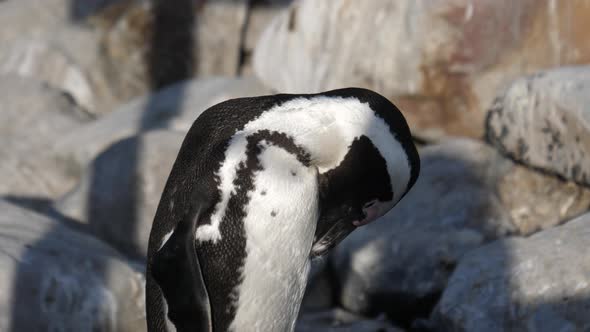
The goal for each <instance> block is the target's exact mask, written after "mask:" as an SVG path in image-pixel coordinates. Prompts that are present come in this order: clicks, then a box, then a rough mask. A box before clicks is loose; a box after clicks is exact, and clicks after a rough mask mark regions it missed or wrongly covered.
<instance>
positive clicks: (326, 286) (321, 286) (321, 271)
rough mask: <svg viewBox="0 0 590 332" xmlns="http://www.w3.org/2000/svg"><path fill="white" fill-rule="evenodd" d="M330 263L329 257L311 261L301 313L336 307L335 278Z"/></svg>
mask: <svg viewBox="0 0 590 332" xmlns="http://www.w3.org/2000/svg"><path fill="white" fill-rule="evenodd" d="M329 265H330V263H329V262H328V257H326V258H317V259H314V260H312V261H311V268H310V270H309V276H308V278H307V286H306V289H305V294H304V296H303V301H302V303H301V308H300V310H299V312H300V314H302V313H307V312H317V311H324V310H329V309H331V308H332V307H334V305H335V303H334V294H335V292H334V280H333V277H332V275H331V274H330V272H331V269H330V268H329Z"/></svg>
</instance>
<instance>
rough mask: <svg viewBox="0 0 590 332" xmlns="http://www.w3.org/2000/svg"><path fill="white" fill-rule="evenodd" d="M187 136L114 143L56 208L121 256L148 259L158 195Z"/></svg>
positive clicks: (157, 134)
mask: <svg viewBox="0 0 590 332" xmlns="http://www.w3.org/2000/svg"><path fill="white" fill-rule="evenodd" d="M183 138H184V134H183V133H178V132H172V131H163V130H158V131H151V132H148V133H146V134H144V135H141V136H134V137H131V138H127V139H124V140H122V141H119V142H117V143H114V144H113V145H112V146H110V147H109V148H107V149H106V150H105V151H104V152H102V153H101V154H100V155H99V156H98V157H97V158H96V159H95V160H94V161H93V162H92V164H91V165H90V166H89V168H88V170H87V172H86V174H85V175H84V176H83V178H82V181H81V183H80V184H79V185H78V186H77V188H76V189H75V190H74V191H72V192H70V193H68V194H67V195H66V196H65V197H64V198H63V199H61V200H60V201H58V202H57V203H56V209H57V210H58V211H59V212H60V213H61V214H63V215H65V216H67V217H70V218H73V219H75V220H78V221H81V222H82V223H83V224H86V225H87V228H88V230H89V231H90V232H91V233H92V234H94V235H95V236H97V237H98V238H100V239H102V240H103V241H105V242H107V243H109V244H111V245H113V246H114V247H115V248H117V249H119V250H120V251H121V252H123V253H125V254H127V255H129V256H131V257H134V258H145V257H146V253H147V245H148V238H149V233H150V230H151V226H152V222H153V220H154V215H155V214H156V209H157V207H158V203H159V201H160V196H161V195H162V190H163V189H164V185H165V184H166V180H167V179H168V175H169V174H170V170H171V169H172V165H173V164H174V161H175V160H176V155H177V154H178V150H179V149H180V145H181V143H182V140H183Z"/></svg>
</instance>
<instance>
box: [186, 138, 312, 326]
mask: <svg viewBox="0 0 590 332" xmlns="http://www.w3.org/2000/svg"><path fill="white" fill-rule="evenodd" d="M263 141H264V142H266V143H267V144H269V145H273V146H277V147H280V148H282V149H284V150H285V151H287V152H289V153H292V154H293V155H295V156H296V157H297V159H298V160H299V161H300V162H301V163H302V164H303V165H306V166H308V165H309V163H310V158H309V155H308V154H307V153H306V152H305V151H304V150H303V149H302V148H301V147H299V146H297V145H296V144H295V142H294V141H293V139H292V138H290V137H289V136H287V135H286V134H284V133H279V132H273V131H269V130H261V131H258V132H256V133H254V134H252V135H250V136H248V137H247V145H246V151H245V153H246V160H245V161H244V162H242V163H240V164H239V165H238V168H237V170H236V177H235V180H234V183H233V185H234V187H235V193H234V194H232V195H231V196H230V198H229V201H228V204H227V207H226V210H225V215H224V217H223V219H222V221H221V223H220V225H219V231H220V233H221V240H220V241H218V242H217V243H213V242H211V241H204V242H200V243H199V245H198V252H199V257H200V258H201V260H200V261H201V263H202V267H203V271H205V273H204V279H205V283H206V285H207V289H208V290H209V297H210V301H211V308H212V310H211V311H212V317H213V326H214V331H227V330H228V329H229V326H230V324H231V322H232V321H233V320H234V318H235V316H236V312H237V307H236V304H237V302H238V299H239V292H238V289H239V285H240V284H241V283H242V281H243V275H242V272H241V271H242V270H243V267H244V265H245V260H246V234H245V229H244V220H245V218H246V207H247V205H248V203H249V197H248V193H249V192H252V191H254V190H255V189H256V188H255V184H254V176H255V173H256V172H258V171H263V168H262V165H261V164H260V158H259V157H260V154H261V153H262V152H263V146H262V145H261V143H262V142H263ZM270 231H272V230H269V232H270Z"/></svg>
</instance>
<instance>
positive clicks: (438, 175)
mask: <svg viewBox="0 0 590 332" xmlns="http://www.w3.org/2000/svg"><path fill="white" fill-rule="evenodd" d="M420 155H421V160H422V169H421V174H420V176H419V178H418V181H417V183H416V185H415V186H414V188H413V189H412V190H411V191H410V192H409V193H408V195H407V196H406V197H405V198H404V199H403V200H402V201H401V202H400V203H399V204H398V206H396V207H395V208H393V209H392V211H390V212H389V213H388V214H386V215H385V216H384V217H383V218H382V219H381V220H380V221H377V222H375V223H373V224H371V225H368V226H365V227H361V228H359V229H358V230H356V231H355V232H354V233H352V234H351V235H350V236H349V237H348V238H347V239H346V240H344V241H343V242H342V243H341V244H340V245H339V246H337V247H336V248H335V250H334V253H333V255H332V257H331V258H332V260H333V263H334V264H333V268H334V271H335V272H334V275H336V276H337V278H338V282H339V285H340V288H341V292H340V294H339V298H340V303H341V304H342V305H343V307H344V308H346V309H348V310H350V311H352V312H356V313H363V314H374V313H378V312H386V313H388V314H389V315H390V317H392V318H393V319H394V320H395V321H396V322H398V323H400V324H402V325H403V326H410V323H411V322H410V321H407V319H408V318H411V317H414V318H415V317H416V316H418V317H420V316H422V317H426V316H428V315H429V313H430V310H431V309H432V307H433V306H434V305H435V303H436V301H437V300H438V297H439V295H440V294H441V293H442V291H443V290H444V289H445V286H446V283H447V281H448V278H449V277H450V275H451V273H452V272H453V270H454V268H455V266H456V264H457V263H458V262H459V260H460V259H461V257H462V256H463V255H464V254H465V253H466V252H468V251H471V250H473V249H475V248H477V247H479V246H481V245H482V244H484V243H486V242H488V241H491V240H493V239H497V238H500V237H503V236H506V235H510V234H528V233H530V232H533V231H536V230H538V229H542V228H546V227H551V226H555V225H556V224H558V223H560V222H562V221H563V220H564V219H567V218H569V217H571V216H575V215H578V214H580V213H582V212H584V211H586V210H587V209H588V207H589V206H590V191H588V190H587V189H584V188H581V187H579V186H576V185H574V184H572V183H562V182H561V181H559V180H557V179H555V178H553V177H551V176H546V175H543V174H540V173H537V172H535V171H531V170H529V169H526V168H524V167H522V166H518V165H515V164H514V163H513V162H511V161H510V160H509V159H506V158H504V157H503V156H502V155H500V154H499V153H498V152H497V151H496V150H494V149H493V148H492V147H489V146H487V145H484V144H482V143H480V142H477V141H471V140H451V141H446V142H444V143H441V144H438V145H434V146H429V147H426V148H424V149H422V150H421V151H420ZM549 191H550V192H551V195H550V196H546V193H547V192H549ZM531 202H536V205H539V207H536V206H533V207H530V208H529V209H527V210H525V209H523V207H525V206H527V204H530V203H531ZM533 218H538V219H533Z"/></svg>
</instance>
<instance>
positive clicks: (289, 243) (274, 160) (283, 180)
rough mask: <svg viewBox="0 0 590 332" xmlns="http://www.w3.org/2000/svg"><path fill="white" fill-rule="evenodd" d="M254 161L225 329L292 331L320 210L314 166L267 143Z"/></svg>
mask: <svg viewBox="0 0 590 332" xmlns="http://www.w3.org/2000/svg"><path fill="white" fill-rule="evenodd" d="M259 161H260V165H261V169H260V170H258V171H256V172H255V173H254V183H255V186H254V190H253V191H251V192H250V193H249V195H250V197H249V203H248V205H247V206H246V207H245V209H246V218H245V220H244V230H245V234H246V259H245V261H244V266H243V268H242V278H243V279H242V282H241V284H240V285H239V287H238V289H237V290H236V291H237V292H236V295H237V301H236V315H235V318H234V320H233V322H232V324H231V325H230V330H233V331H292V330H293V329H294V325H295V320H296V318H297V315H298V312H299V307H300V304H301V300H302V298H303V294H304V291H305V285H306V282H307V274H308V271H309V264H310V261H309V257H310V251H311V246H312V242H313V237H314V232H315V228H316V223H317V219H318V216H319V211H318V208H319V206H318V200H319V199H318V185H317V170H316V169H315V168H314V167H308V166H304V165H303V164H302V163H301V162H300V161H298V160H297V158H296V156H295V155H293V154H291V153H289V152H287V151H285V150H284V149H282V148H279V147H276V146H272V145H270V146H267V147H266V148H265V149H263V150H262V151H261V153H260V155H259Z"/></svg>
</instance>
